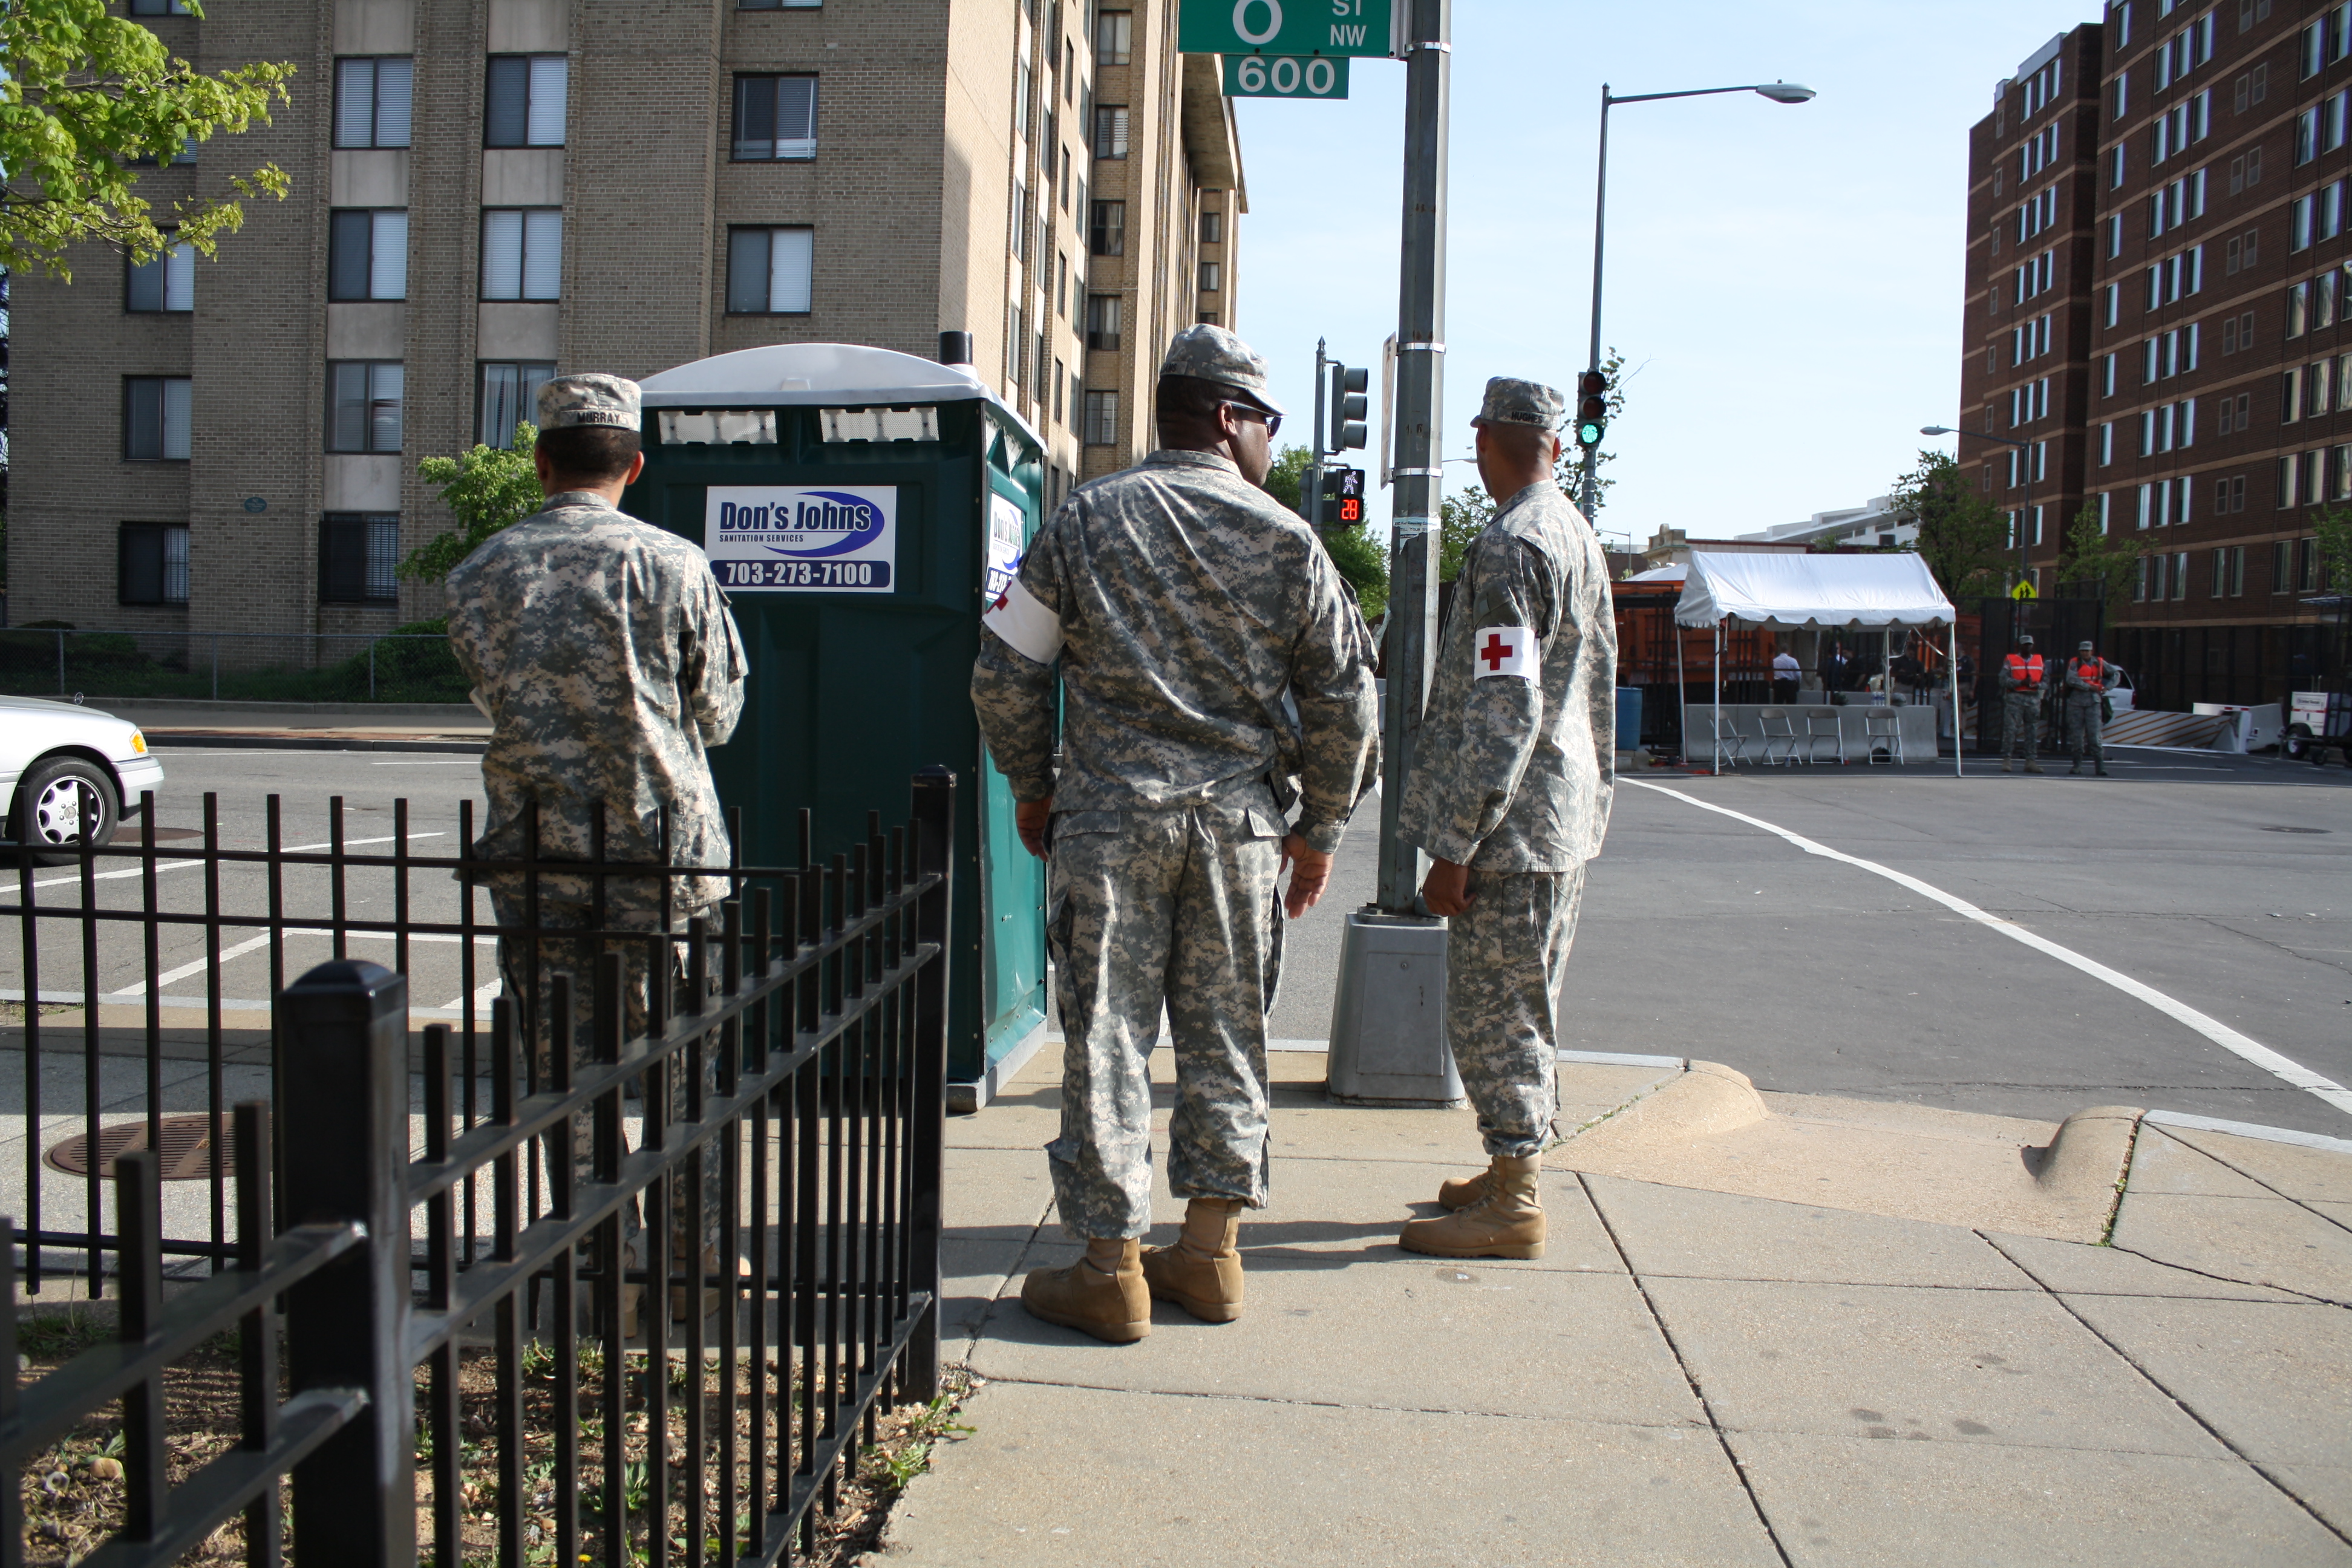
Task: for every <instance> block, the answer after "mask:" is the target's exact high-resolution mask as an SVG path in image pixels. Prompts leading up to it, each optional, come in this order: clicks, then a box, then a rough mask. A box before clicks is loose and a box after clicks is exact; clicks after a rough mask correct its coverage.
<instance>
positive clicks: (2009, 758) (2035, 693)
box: [2000, 635, 2042, 773]
mask: <svg viewBox="0 0 2352 1568" xmlns="http://www.w3.org/2000/svg"><path fill="white" fill-rule="evenodd" d="M2000 689H2001V693H2002V696H2001V707H2002V710H2003V711H2004V712H2005V713H2006V715H2007V717H2008V721H2009V734H2008V737H2007V739H2006V741H2005V742H2004V745H2005V749H2004V750H2003V751H2002V752H2001V757H2000V771H2001V772H2002V773H2007V772H2009V765H2010V763H2013V762H2015V761H2016V760H2017V748H2018V746H2019V744H2020V743H2021V742H2022V743H2023V745H2024V747H2025V771H2026V772H2027V773H2040V772H2041V771H2042V759H2041V755H2040V753H2041V750H2042V656H2041V655H2040V654H2038V653H2036V652H2034V651H2033V638H2032V636H2031V635H2027V636H2022V637H2019V638H2018V639H2017V651H2016V652H2015V653H2013V654H2011V655H2010V656H2009V657H2008V658H2005V659H2003V660H2002V661H2001V666H2000Z"/></svg>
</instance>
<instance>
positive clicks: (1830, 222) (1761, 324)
mask: <svg viewBox="0 0 2352 1568" xmlns="http://www.w3.org/2000/svg"><path fill="white" fill-rule="evenodd" d="M2099 12H2100V4H2099V0H1773V3H1772V4H1769V5H1759V4H1756V3H1755V0H1679V3H1677V4H1674V5H1661V4H1645V5H1628V4H1596V3H1594V0H1456V4H1455V5H1454V54H1453V113H1452V121H1451V124H1450V127H1449V134H1450V139H1451V157H1450V160H1449V163H1448V174H1449V191H1448V209H1449V210H1448V244H1447V284H1446V299H1445V306H1446V311H1445V323H1446V324H1445V334H1444V335H1445V342H1446V350H1447V353H1446V356H1445V360H1446V383H1445V392H1444V428H1445V431H1446V436H1445V439H1444V450H1445V455H1446V456H1447V457H1448V458H1456V457H1464V456H1466V455H1467V454H1468V453H1469V451H1470V440H1471V430H1470V424H1469V421H1470V419H1471V416H1473V415H1475V414H1476V412H1477V410H1478V400H1479V396H1480V394H1481V393H1482V391H1483V389H1484V388H1485V386H1486V378H1487V377H1488V376H1490V375H1522V376H1528V377H1532V378H1534V379H1537V380H1539V381H1544V382H1548V383H1549V384H1552V385H1554V386H1557V387H1559V388H1560V389H1561V390H1562V391H1563V392H1566V393H1572V389H1573V386H1574V383H1575V378H1576V375H1577V374H1578V373H1579V372H1580V371H1581V370H1582V369H1583V368H1584V363H1585V351H1586V345H1587V342H1588V339H1589V333H1590V331H1591V325H1590V322H1591V315H1590V312H1591V289H1592V219H1593V212H1592V191H1593V161H1594V153H1595V144H1596V140H1597V135H1598V131H1599V121H1600V100H1601V84H1602V83H1603V82H1607V83H1609V84H1610V86H1611V88H1612V90H1613V91H1615V92H1617V93H1620V94H1626V93H1642V92H1668V91H1675V90H1677V89H1687V88H1707V87H1727V86H1733V85H1738V84H1742V83H1750V82H1769V81H1773V80H1777V79H1785V80H1789V81H1795V82H1802V83H1804V84H1805V85H1807V86H1809V87H1811V88H1813V89H1815V90H1816V91H1817V92H1819V94H1820V96H1819V97H1818V98H1816V99H1814V100H1812V101H1811V103H1806V104H1800V105H1795V106H1784V105H1781V104H1777V103H1773V102H1771V101H1770V100H1766V99H1763V98H1759V97H1758V96H1756V95H1755V94H1753V93H1728V94H1725V95H1722V96H1720V97H1713V98H1697V99H1684V100H1668V101H1665V102H1660V103H1636V104H1621V105H1619V106H1618V107H1617V108H1615V109H1614V110H1611V113H1610V147H1609V157H1610V165H1609V218H1608V242H1609V243H1608V255H1607V258H1606V262H1605V268H1606V271H1605V275H1604V279H1603V281H1604V284H1605V291H1604V294H1605V297H1604V300H1603V302H1602V320H1601V339H1602V342H1603V343H1604V345H1614V346H1616V347H1617V348H1619V349H1621V350H1622V351H1623V353H1624V354H1625V358H1626V365H1627V374H1626V379H1625V382H1624V386H1625V395H1626V410H1625V414H1624V416H1623V417H1622V419H1621V420H1620V421H1619V422H1618V423H1616V424H1615V425H1613V426H1612V427H1611V429H1610V433H1609V439H1608V441H1607V442H1606V443H1605V444H1604V449H1606V450H1609V451H1612V452H1614V453H1616V454H1617V459H1616V461H1615V462H1614V463H1612V464H1611V465H1609V466H1608V467H1606V468H1603V470H1602V472H1603V474H1604V476H1605V477H1610V478H1613V479H1617V480H1618V481H1619V482H1618V484H1617V485H1616V487H1615V491H1614V494H1613V496H1612V498H1611V499H1610V500H1609V501H1608V502H1607V504H1606V506H1605V507H1604V510H1603V511H1602V514H1601V532H1602V533H1603V534H1604V535H1605V536H1610V538H1611V542H1612V543H1620V542H1622V540H1623V538H1624V537H1625V536H1627V535H1631V536H1632V537H1633V540H1634V541H1635V542H1636V543H1637V544H1646V543H1647V542H1648V541H1649V540H1650V538H1651V536H1652V535H1653V534H1654V532H1655V531H1657V530H1658V529H1660V528H1662V527H1665V528H1679V529H1683V530H1685V531H1687V532H1688V533H1690V534H1692V535H1694V536H1696V537H1704V538H1717V539H1719V538H1725V537H1729V536H1732V535H1736V534H1741V533H1749V532H1754V531H1759V530H1761V529H1764V528H1767V527H1769V526H1770V525H1772V524H1774V523H1781V522H1794V521H1801V520H1802V519H1804V518H1807V517H1810V516H1811V514H1813V513H1814V512H1817V511H1827V510H1832V509H1835V508H1839V507H1848V506H1858V505H1861V504H1863V503H1864V502H1865V501H1867V500H1869V499H1870V498H1872V497H1873V496H1879V495H1884V494H1885V493H1886V492H1887V490H1888V489H1890V488H1891V487H1892V485H1893V483H1894V481H1895V479H1896V478H1897V477H1898V476H1900V475H1901V474H1903V473H1904V472H1906V470H1908V469H1909V468H1912V467H1913V466H1914V465H1915V464H1916V462H1917V460H1918V454H1919V451H1920V450H1921V448H1923V447H1935V448H1938V449H1941V450H1944V451H1949V450H1950V449H1951V447H1950V437H1943V438H1942V439H1941V440H1938V439H1937V438H1935V437H1923V436H1921V435H1920V434H1919V433H1918V431H1919V427H1920V426H1923V425H1950V424H1955V423H1957V422H1958V421H1957V416H1958V406H1957V405H1958V397H1959V381H1960V331H1961V317H1962V300H1961V292H1960V290H1961V280H1962V265H1963V260H1964V253H1963V246H1964V243H1965V240H1964V236H1963V229H1964V227H1965V225H1966V200H1967V192H1968V131H1969V126H1971V125H1973V124H1974V123H1976V121H1979V120H1980V119H1982V118H1983V117H1984V116H1985V115H1986V114H1987V113H1989V112H1990V110H1991V108H1992V89H1993V84H1994V83H1995V82H1997V81H1999V80H2000V79H2002V78H2004V77H2008V76H2011V75H2012V74H2014V73H2015V71H2016V69H2017V67H2018V65H2019V63H2020V62H2021V61H2022V60H2024V59H2025V58H2028V57H2029V56H2031V55H2032V53H2033V52H2034V51H2035V50H2036V49H2038V48H2040V47H2042V45H2043V44H2044V43H2046V42H2048V41H2049V40H2050V38H2052V37H2053V36H2055V35H2057V34H2060V33H2063V32H2066V31H2068V30H2070V29H2072V28H2074V27H2075V26H2079V25H2081V24H2082V23H2084V22H2085V21H2093V20H2096V19H2097V17H2098V16H2099ZM1349 93H1350V96H1349V100H1347V101H1346V102H1344V103H1333V102H1323V101H1318V102H1294V101H1279V100H1265V99H1244V100H1239V102H1238V106H1237V113H1238V115H1239V119H1240V124H1241V136H1242V158H1243V163H1244V178H1245V179H1246V180H1247V182H1248V193H1249V205H1250V210H1249V213H1248V215H1247V216H1245V217H1244V218H1243V220H1242V223H1241V226H1240V233H1241V245H1240V251H1239V268H1238V280H1239V284H1240V294H1239V310H1238V312H1237V315H1236V318H1235V322H1234V324H1235V325H1236V327H1237V328H1238V330H1239V331H1240V332H1241V334H1242V335H1243V336H1244V338H1246V339H1247V340H1249V342H1251V344H1252V345H1253V346H1255V348H1256V349H1257V350H1258V352H1259V353H1263V354H1265V356H1266V357H1267V359H1268V360H1269V361H1271V362H1272V363H1273V367H1274V372H1275V395H1276V399H1277V400H1278V401H1280V402H1281V403H1283V405H1285V406H1286V408H1288V409H1290V410H1291V411H1292V413H1293V416H1294V418H1295V426H1293V425H1286V426H1285V427H1284V429H1283V432H1282V437H1283V439H1284V440H1285V441H1288V440H1289V439H1291V438H1292V437H1293V431H1294V428H1295V430H1296V432H1297V440H1299V441H1300V442H1304V441H1305V440H1306V439H1307V428H1308V425H1309V422H1310V419H1311V416H1312V413H1313V409H1314V401H1315V400H1314V390H1315V389H1314V384H1313V383H1314V368H1315V342H1316V340H1317V338H1318V337H1321V338H1325V339H1328V342H1329V346H1330V352H1331V353H1332V354H1333V355H1334V356H1335V357H1337V358H1339V359H1341V360H1344V361H1346V362H1348V363H1361V364H1368V365H1370V366H1372V367H1373V374H1372V388H1373V397H1374V400H1375V408H1374V416H1375V420H1376V421H1377V419H1378V416H1379V412H1380V411H1379V408H1378V406H1377V403H1378V398H1379V388H1380V374H1379V369H1378V366H1379V361H1380V349H1381V340H1382V339H1384V338H1386V337H1387V336H1388V335H1389V334H1390V333H1391V332H1392V331H1395V330H1396V322H1397V268H1396V255H1397V243H1398V241H1397V236H1398V230H1399V216H1400V205H1401V201H1402V162H1403V126H1404V67H1403V65H1402V63H1400V62H1395V61H1389V60H1357V61H1355V62H1353V68H1352V70H1351V72H1350V85H1349ZM1374 432H1375V434H1374V438H1373V441H1372V444H1371V447H1370V451H1369V452H1368V453H1364V454H1358V455H1357V456H1356V458H1355V460H1356V461H1358V462H1360V463H1361V464H1362V466H1364V467H1366V468H1373V467H1374V466H1375V464H1376V463H1377V460H1378V447H1379V440H1378V434H1377V432H1378V425H1377V423H1375V426H1374ZM1475 478H1476V471H1475V468H1472V467H1471V466H1470V465H1468V464H1466V463H1465V464H1461V465H1458V466H1455V467H1451V468H1448V469H1447V470H1446V480H1445V483H1446V487H1447V489H1449V491H1450V490H1453V489H1459V488H1461V487H1463V486H1465V485H1467V484H1470V483H1475ZM1377 483H1378V475H1377V474H1374V475H1373V484H1374V485H1375V486H1377ZM1387 501H1388V492H1386V491H1385V490H1378V489H1375V490H1374V493H1373V501H1372V505H1371V507H1370V509H1369V510H1370V512H1371V515H1372V516H1373V518H1374V519H1375V520H1385V518H1386V517H1387V515H1388V508H1387Z"/></svg>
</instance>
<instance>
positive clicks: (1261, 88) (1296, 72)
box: [1225, 55, 1348, 98]
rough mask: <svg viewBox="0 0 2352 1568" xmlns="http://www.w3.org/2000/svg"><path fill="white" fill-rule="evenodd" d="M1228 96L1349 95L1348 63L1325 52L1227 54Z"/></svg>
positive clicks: (1292, 96)
mask: <svg viewBox="0 0 2352 1568" xmlns="http://www.w3.org/2000/svg"><path fill="white" fill-rule="evenodd" d="M1225 96H1226V97H1227V98H1345V97H1347V96H1348V62H1347V59H1346V58H1345V57H1342V58H1339V59H1336V60H1335V59H1332V58H1328V57H1327V56H1323V55H1309V56H1307V57H1306V58H1303V59H1302V58H1299V57H1298V56H1297V55H1227V56H1226V57H1225Z"/></svg>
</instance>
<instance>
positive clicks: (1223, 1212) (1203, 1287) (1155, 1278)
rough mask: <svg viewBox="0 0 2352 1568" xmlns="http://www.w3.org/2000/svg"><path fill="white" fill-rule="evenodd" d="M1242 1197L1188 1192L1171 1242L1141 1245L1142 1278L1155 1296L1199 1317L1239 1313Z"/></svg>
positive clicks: (1228, 1317)
mask: <svg viewBox="0 0 2352 1568" xmlns="http://www.w3.org/2000/svg"><path fill="white" fill-rule="evenodd" d="M1241 1228H1242V1200H1241V1199H1239V1198H1194V1199H1193V1200H1192V1202H1191V1203H1189V1204H1187V1205H1184V1229H1183V1231H1182V1232H1181V1234H1180V1235H1179V1236H1178V1237H1176V1245H1175V1246H1173V1247H1145V1248H1144V1249H1143V1282H1144V1284H1145V1285H1147V1286H1148V1287H1150V1291H1151V1296H1152V1299H1153V1300H1158V1301H1173V1302H1175V1303H1176V1304H1177V1305H1178V1306H1180V1307H1181V1308H1183V1309H1184V1310H1186V1311H1188V1312H1190V1313H1192V1315H1193V1316H1194V1317H1196V1318H1198V1319H1200V1320H1201V1321H1202V1322H1204V1323H1230V1322H1232V1321H1234V1319H1235V1318H1238V1317H1240V1316H1241V1315H1242V1255H1241V1252H1240V1251H1239V1249H1237V1248H1236V1247H1234V1237H1237V1236H1239V1235H1240V1234H1241Z"/></svg>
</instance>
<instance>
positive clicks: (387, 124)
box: [335, 55, 415, 147]
mask: <svg viewBox="0 0 2352 1568" xmlns="http://www.w3.org/2000/svg"><path fill="white" fill-rule="evenodd" d="M414 81H415V62H414V61H413V60H411V59H410V58H408V57H407V56H406V55H392V56H387V57H384V58H376V59H341V60H337V61H336V62H335V145H336V146H338V147H405V146H407V145H408V127H409V118H410V116H409V105H410V101H411V96H412V87H413V84H414Z"/></svg>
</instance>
